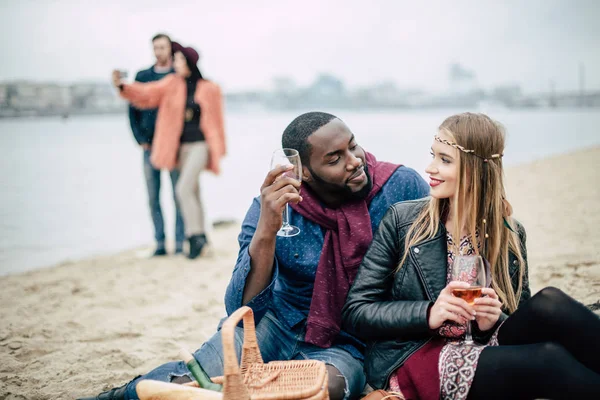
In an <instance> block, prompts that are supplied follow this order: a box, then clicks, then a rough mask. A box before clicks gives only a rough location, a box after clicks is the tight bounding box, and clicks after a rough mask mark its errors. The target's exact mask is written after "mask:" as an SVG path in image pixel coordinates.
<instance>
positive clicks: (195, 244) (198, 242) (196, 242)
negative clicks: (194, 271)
mask: <svg viewBox="0 0 600 400" xmlns="http://www.w3.org/2000/svg"><path fill="white" fill-rule="evenodd" d="M189 241H190V252H189V254H188V258H189V259H190V260H193V259H194V258H196V257H198V256H199V255H200V253H201V252H202V248H203V247H204V246H205V245H206V243H207V241H206V235H205V234H201V235H193V236H190V238H189Z"/></svg>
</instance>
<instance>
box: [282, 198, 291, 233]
mask: <svg viewBox="0 0 600 400" xmlns="http://www.w3.org/2000/svg"><path fill="white" fill-rule="evenodd" d="M288 207H289V204H288V203H286V204H285V208H284V209H283V225H282V226H281V227H282V228H283V229H285V228H287V227H288V226H290V221H289V215H290V211H289V209H288Z"/></svg>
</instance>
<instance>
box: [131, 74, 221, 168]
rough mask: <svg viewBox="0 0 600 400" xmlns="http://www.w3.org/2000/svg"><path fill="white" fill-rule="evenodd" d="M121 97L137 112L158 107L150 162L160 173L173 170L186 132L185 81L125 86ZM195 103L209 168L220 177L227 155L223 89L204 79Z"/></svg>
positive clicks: (166, 79)
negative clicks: (163, 169) (182, 136)
mask: <svg viewBox="0 0 600 400" xmlns="http://www.w3.org/2000/svg"><path fill="white" fill-rule="evenodd" d="M121 97H123V98H124V99H126V100H129V101H130V102H131V103H132V104H133V105H134V106H135V107H138V108H157V107H158V115H157V117H156V128H155V131H154V139H153V140H152V153H151V156H150V162H151V163H152V165H154V167H155V168H157V169H162V168H166V169H169V170H172V169H174V168H175V167H176V166H177V153H178V151H179V140H180V138H181V134H182V132H183V119H184V114H185V102H186V84H185V79H184V78H182V77H181V76H179V75H177V74H170V75H167V76H166V77H164V78H163V79H161V80H159V81H156V82H147V83H140V82H134V83H131V84H124V85H123V90H121ZM194 100H195V101H196V103H198V104H199V105H200V110H201V114H200V129H201V130H202V133H204V138H205V140H206V145H207V146H208V164H207V166H206V168H207V169H208V170H209V171H212V172H213V173H215V174H218V173H219V172H220V168H219V162H220V160H221V158H222V157H223V156H224V155H225V152H226V145H225V124H224V120H223V96H222V94H221V89H220V88H219V86H218V85H217V84H215V83H213V82H210V81H207V80H204V79H202V80H200V81H198V85H197V86H196V93H194Z"/></svg>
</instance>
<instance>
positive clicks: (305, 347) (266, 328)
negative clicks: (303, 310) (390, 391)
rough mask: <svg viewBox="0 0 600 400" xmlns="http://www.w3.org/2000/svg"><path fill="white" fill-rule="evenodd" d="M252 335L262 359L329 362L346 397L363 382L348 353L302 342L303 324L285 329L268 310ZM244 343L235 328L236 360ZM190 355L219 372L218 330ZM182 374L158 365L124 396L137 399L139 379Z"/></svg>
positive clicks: (173, 366)
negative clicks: (343, 386) (344, 383)
mask: <svg viewBox="0 0 600 400" xmlns="http://www.w3.org/2000/svg"><path fill="white" fill-rule="evenodd" d="M256 338H257V341H258V347H259V348H260V353H261V355H262V358H263V360H264V361H265V362H269V361H276V360H303V359H311V360H320V361H323V362H324V363H325V364H328V365H332V366H334V367H335V368H337V369H338V371H340V373H341V375H343V377H344V379H345V381H346V396H345V398H346V399H356V398H359V397H360V394H361V393H362V390H363V388H364V386H365V383H366V378H365V375H364V372H363V362H362V361H361V360H357V359H356V358H354V357H352V355H351V354H350V353H349V352H347V351H346V350H343V349H341V348H339V347H330V348H328V349H323V348H320V347H317V346H314V345H312V344H308V343H305V342H304V341H303V339H304V327H299V328H296V329H289V328H286V327H284V326H283V325H282V324H281V322H279V321H278V320H277V318H276V316H275V314H273V312H272V311H268V312H267V313H266V314H265V316H264V317H263V318H262V319H261V320H260V322H259V323H258V325H257V326H256ZM243 342H244V330H243V328H240V327H237V329H236V332H235V344H236V352H237V358H238V361H239V359H240V355H241V351H242V344H243ZM194 357H195V358H196V360H198V362H199V363H200V364H201V365H202V368H204V370H205V371H206V373H207V374H208V375H209V376H221V375H223V344H222V342H221V332H220V331H218V332H217V333H216V334H215V335H213V337H212V338H210V339H209V340H208V342H206V343H204V344H203V345H202V347H200V349H199V350H196V352H195V353H194ZM183 375H186V376H188V377H189V378H190V379H192V380H193V378H192V377H191V374H190V372H189V371H188V369H187V367H186V365H185V364H184V363H183V361H174V362H169V363H166V364H163V365H161V366H160V367H158V368H156V369H154V370H152V371H150V372H149V373H147V374H146V375H142V376H140V377H138V378H136V379H134V380H133V381H131V382H129V384H128V385H127V392H126V394H125V398H126V399H128V400H139V398H138V396H137V393H136V391H135V387H136V385H137V383H138V382H139V381H140V380H141V379H154V380H158V381H163V382H171V381H172V380H173V379H174V378H177V377H180V376H183Z"/></svg>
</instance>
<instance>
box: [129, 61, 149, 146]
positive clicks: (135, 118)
mask: <svg viewBox="0 0 600 400" xmlns="http://www.w3.org/2000/svg"><path fill="white" fill-rule="evenodd" d="M140 74H141V71H140V72H138V73H137V75H136V76H135V80H136V82H141V80H140ZM140 118H141V111H140V110H139V109H137V108H135V107H134V106H133V105H132V104H129V125H130V126H131V131H132V132H133V137H134V138H135V141H136V142H138V144H144V143H150V141H149V140H148V138H147V137H145V136H144V134H143V133H142V128H141V125H140Z"/></svg>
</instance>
